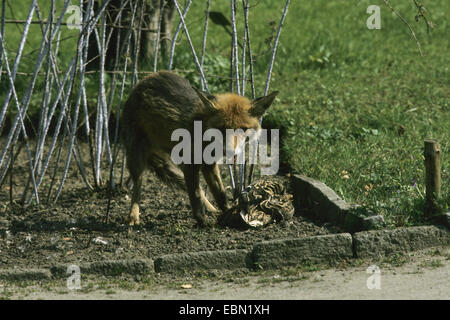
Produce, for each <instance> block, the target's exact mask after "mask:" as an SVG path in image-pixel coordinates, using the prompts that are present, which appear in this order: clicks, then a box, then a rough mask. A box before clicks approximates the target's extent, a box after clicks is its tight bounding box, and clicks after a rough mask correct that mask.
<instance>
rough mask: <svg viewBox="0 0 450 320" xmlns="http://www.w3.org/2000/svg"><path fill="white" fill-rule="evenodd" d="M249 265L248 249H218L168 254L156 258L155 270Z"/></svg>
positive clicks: (190, 269) (165, 271)
mask: <svg viewBox="0 0 450 320" xmlns="http://www.w3.org/2000/svg"><path fill="white" fill-rule="evenodd" d="M248 266H249V260H248V251H247V250H217V251H201V252H187V253H180V254H168V255H164V256H161V257H159V258H157V259H156V260H155V271H156V272H162V273H186V272H192V271H201V270H211V269H215V270H223V269H225V270H232V269H239V268H247V267H248Z"/></svg>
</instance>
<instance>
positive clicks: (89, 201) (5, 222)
mask: <svg viewBox="0 0 450 320" xmlns="http://www.w3.org/2000/svg"><path fill="white" fill-rule="evenodd" d="M86 149H87V147H86V146H85V145H84V146H82V150H84V151H85V152H84V154H88V152H87V151H86ZM16 162H17V164H16V165H15V167H14V171H13V184H12V186H13V202H12V203H11V201H10V183H9V177H7V178H6V182H5V183H4V184H3V186H2V187H1V189H0V231H1V230H3V232H0V268H14V267H21V266H33V267H34V268H37V267H50V266H52V265H53V264H67V265H69V264H72V263H80V264H81V263H87V262H92V261H99V260H111V259H133V258H135V259H140V258H150V259H155V258H157V257H158V256H160V255H163V254H169V253H181V252H189V251H204V250H215V249H247V248H250V247H251V246H252V245H253V244H254V243H255V242H258V241H262V240H271V239H281V238H288V237H302V236H311V235H321V234H328V233H335V232H337V231H338V230H337V229H335V228H333V227H332V226H330V225H325V226H324V225H317V224H315V223H313V222H311V221H309V220H308V219H306V218H303V217H301V216H297V217H294V219H293V220H292V221H291V222H290V223H289V224H287V225H284V224H283V225H282V224H272V225H268V226H266V227H264V228H261V229H249V230H245V231H242V230H236V229H232V228H222V227H216V228H210V229H207V228H200V227H199V226H197V223H196V221H195V219H194V218H193V216H192V213H191V210H190V205H189V201H188V196H187V193H186V192H185V191H183V190H177V189H174V188H171V187H169V186H167V185H165V184H163V183H162V182H160V181H159V180H158V179H157V177H156V176H155V175H154V174H152V173H151V172H148V173H147V175H146V179H145V180H144V183H143V190H142V200H141V224H140V225H139V226H137V227H134V228H133V229H131V230H130V229H129V228H128V226H127V225H125V224H124V217H125V215H127V214H128V210H129V205H130V200H129V198H128V195H127V191H126V190H125V188H123V189H122V191H120V192H118V193H117V194H115V195H114V197H113V198H112V202H111V210H110V221H109V222H108V223H105V222H104V219H105V217H106V208H107V198H108V197H107V191H106V188H102V189H101V190H100V191H97V192H90V191H89V190H88V189H87V188H86V186H85V184H84V183H83V181H82V178H81V175H80V173H79V171H78V169H77V166H76V165H75V164H74V163H72V165H71V167H70V171H69V174H68V177H67V179H66V182H65V184H64V188H63V190H62V193H61V196H60V198H59V199H58V201H57V202H56V203H54V202H53V201H52V200H51V201H50V202H49V203H47V201H46V195H47V193H48V190H49V188H50V177H51V174H52V172H53V167H54V163H53V164H52V163H51V165H50V166H49V169H48V174H47V176H46V178H45V179H44V181H43V183H42V185H41V188H40V189H39V195H40V199H41V204H39V205H31V206H29V207H27V208H23V207H22V206H21V205H20V204H19V200H20V198H21V194H22V192H23V190H24V186H25V185H26V184H27V179H28V178H27V177H28V170H29V167H28V164H27V158H26V154H25V152H23V151H22V154H21V155H20V156H19V158H18V160H17V161H16ZM84 165H85V168H86V170H87V171H88V178H90V179H91V180H92V173H90V170H89V168H90V165H89V162H88V157H86V159H84ZM61 167H63V165H62V164H60V168H59V169H58V172H59V173H58V174H57V177H59V178H60V177H61V176H62V171H61V170H62V168H61ZM118 167H119V168H120V165H119V166H118ZM223 169H224V173H223V177H224V178H225V177H226V176H227V174H226V168H223ZM105 172H107V170H105ZM119 172H120V170H117V172H116V176H117V175H118V174H119ZM105 175H106V174H105ZM127 177H128V174H126V175H125V177H124V181H125V180H126V178H127ZM278 179H282V178H281V177H278ZM117 180H118V178H117ZM285 181H287V179H285ZM58 182H59V179H57V180H56V184H55V186H54V187H53V193H52V197H53V195H54V194H55V190H56V188H57V183H58ZM91 183H92V181H91ZM230 193H231V192H230ZM52 197H51V198H50V199H52ZM209 198H210V199H211V197H210V196H209ZM1 233H3V234H1Z"/></svg>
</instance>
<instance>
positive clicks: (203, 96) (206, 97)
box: [194, 88, 217, 112]
mask: <svg viewBox="0 0 450 320" xmlns="http://www.w3.org/2000/svg"><path fill="white" fill-rule="evenodd" d="M194 90H195V92H197V95H198V97H199V98H200V100H202V102H203V105H204V106H205V108H206V110H207V111H212V112H215V111H217V109H216V107H215V106H214V103H213V102H212V101H213V100H216V97H215V96H214V95H212V94H209V93H206V92H203V91H200V90H198V89H196V88H194Z"/></svg>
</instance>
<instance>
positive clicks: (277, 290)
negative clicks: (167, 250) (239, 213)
mask: <svg viewBox="0 0 450 320" xmlns="http://www.w3.org/2000/svg"><path fill="white" fill-rule="evenodd" d="M368 266H369V264H367V265H361V266H360V267H352V268H346V269H343V270H335V269H329V270H321V271H314V272H305V273H300V274H297V276H296V278H294V279H292V278H291V279H287V278H286V276H284V275H280V274H277V273H276V272H273V273H271V274H268V275H263V276H247V277H244V278H239V279H236V280H235V281H233V282H224V281H211V280H195V279H184V280H182V281H184V282H178V283H180V284H181V283H185V284H190V285H192V288H188V289H183V288H181V285H177V286H176V287H174V285H173V283H172V285H171V287H167V286H162V285H159V286H156V287H155V286H149V287H148V288H146V289H144V290H134V289H131V290H129V289H124V288H123V287H122V288H121V287H116V288H115V287H113V288H108V289H105V288H99V289H94V290H91V291H88V292H85V293H83V292H80V291H78V292H75V291H68V290H67V289H66V288H64V286H61V288H54V289H53V288H52V289H45V290H43V289H42V288H39V287H35V286H34V287H28V288H25V289H23V288H17V289H16V291H14V289H12V288H8V290H12V292H13V293H12V295H10V298H12V299H177V300H181V299H195V300H196V299H217V300H224V299H282V300H291V299H433V300H434V299H450V254H449V250H448V249H443V250H441V251H440V252H439V254H437V253H436V252H434V253H433V251H428V252H426V253H425V254H424V253H414V254H412V256H410V257H409V258H408V261H407V262H406V263H404V264H402V265H400V266H393V265H391V264H385V263H383V264H381V267H380V273H379V280H380V282H379V288H380V289H376V288H374V289H372V290H370V289H368V287H367V279H368V278H369V277H370V276H371V275H370V274H368V273H367V268H368ZM372 277H373V278H371V279H373V280H374V281H372V282H371V283H372V286H376V285H377V284H376V280H375V279H376V278H377V275H376V274H375V275H372ZM102 281H103V282H105V280H102ZM106 281H107V280H106ZM83 285H86V284H83V283H82V286H83ZM94 286H95V284H94ZM94 288H97V287H94ZM0 293H1V287H0Z"/></svg>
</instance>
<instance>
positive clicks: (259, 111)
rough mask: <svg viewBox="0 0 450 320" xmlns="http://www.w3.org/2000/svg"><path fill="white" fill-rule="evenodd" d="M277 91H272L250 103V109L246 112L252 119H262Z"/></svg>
mask: <svg viewBox="0 0 450 320" xmlns="http://www.w3.org/2000/svg"><path fill="white" fill-rule="evenodd" d="M278 93H279V92H278V91H274V92H272V93H271V94H269V95H268V96H264V97H260V98H257V99H255V100H253V101H252V107H251V108H250V109H249V110H248V112H249V113H250V115H252V116H254V117H258V118H259V117H262V115H263V114H264V112H266V110H267V108H269V107H270V105H271V104H272V102H273V100H275V97H276V96H277V95H278Z"/></svg>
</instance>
